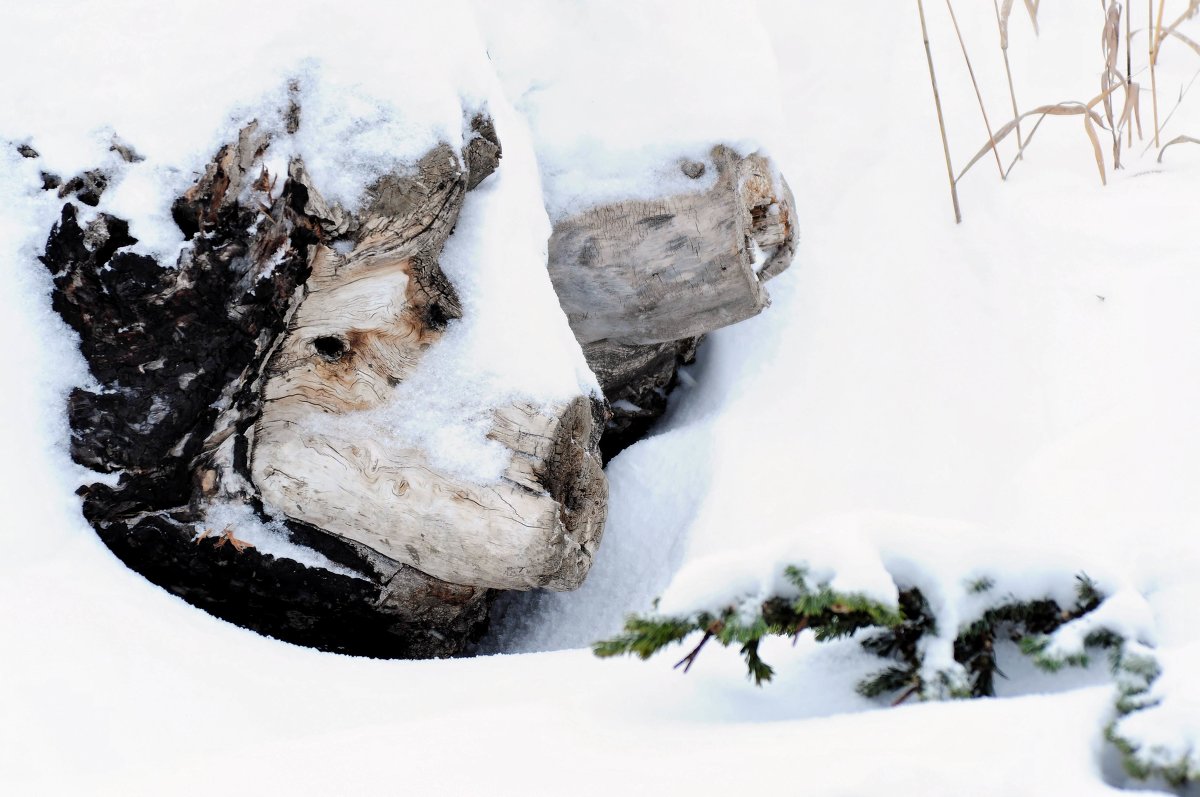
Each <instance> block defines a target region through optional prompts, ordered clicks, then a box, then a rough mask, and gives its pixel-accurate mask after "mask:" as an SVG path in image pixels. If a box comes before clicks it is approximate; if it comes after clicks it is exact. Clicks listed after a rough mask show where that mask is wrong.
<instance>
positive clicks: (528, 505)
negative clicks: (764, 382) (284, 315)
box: [251, 223, 607, 589]
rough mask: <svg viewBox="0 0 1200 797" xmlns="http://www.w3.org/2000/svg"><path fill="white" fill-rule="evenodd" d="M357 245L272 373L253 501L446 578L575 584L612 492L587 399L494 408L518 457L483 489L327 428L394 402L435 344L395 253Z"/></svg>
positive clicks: (326, 271)
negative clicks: (332, 347)
mask: <svg viewBox="0 0 1200 797" xmlns="http://www.w3.org/2000/svg"><path fill="white" fill-rule="evenodd" d="M368 228H372V225H371V224H370V223H368V224H367V225H364V229H368ZM364 240H366V241H368V245H366V246H364V247H363V248H361V249H356V250H355V251H354V252H352V253H350V254H349V255H347V256H345V257H343V256H340V255H338V254H337V253H336V252H333V251H332V250H330V249H329V248H327V247H320V248H319V249H318V250H317V253H316V255H315V256H314V258H313V272H312V275H311V276H310V277H309V279H308V282H307V283H306V284H305V287H304V291H305V296H304V298H303V300H302V301H301V302H300V305H299V307H298V309H297V311H296V314H295V316H294V317H293V319H292V323H291V325H290V329H289V332H288V335H287V337H286V339H285V340H284V341H283V343H282V345H281V347H280V348H279V349H278V351H277V352H276V353H275V355H274V357H273V359H272V362H271V364H270V366H269V367H268V372H267V378H266V382H265V385H264V388H263V398H264V405H263V409H262V412H261V414H260V416H259V418H258V421H257V423H256V424H255V426H254V433H253V449H252V455H251V461H252V475H253V480H254V484H255V486H256V487H257V488H258V489H259V491H260V492H261V495H262V498H263V500H264V501H265V502H266V503H267V504H268V505H270V506H272V507H274V508H276V509H278V510H279V511H281V512H283V513H284V514H286V515H288V516H289V517H292V518H295V519H297V520H301V521H304V522H306V523H309V524H311V525H313V526H316V527H318V528H321V529H323V530H325V531H328V532H331V533H334V534H337V535H340V536H342V537H345V538H347V539H350V540H354V541H356V542H359V543H362V544H364V545H366V546H368V547H370V548H372V549H374V550H376V551H379V552H380V553H382V554H384V555H385V556H387V557H389V558H391V559H393V560H395V561H398V562H401V563H404V564H407V565H411V566H413V567H416V568H419V569H420V570H422V571H424V572H426V573H428V574H430V575H432V576H435V577H436V578H439V579H441V580H444V581H448V582H452V583H456V584H464V585H474V586H485V587H493V588H499V589H530V588H533V587H545V588H549V589H573V588H575V587H577V586H578V585H579V584H580V583H581V582H582V580H583V578H584V576H585V575H586V573H587V570H588V567H589V566H590V564H591V559H592V556H593V555H594V553H595V549H596V546H597V544H598V542H599V538H600V534H601V531H602V530H603V524H604V515H605V506H606V504H605V498H606V493H607V488H606V484H605V480H604V476H603V473H602V472H601V470H600V465H599V459H598V456H597V454H596V452H595V445H596V442H597V440H598V433H599V426H598V424H597V423H596V418H595V417H594V413H593V410H592V402H591V401H590V400H589V399H588V398H586V397H584V396H580V397H579V398H578V399H577V400H576V401H574V402H571V403H569V404H566V405H562V406H557V407H551V408H549V409H548V410H539V409H537V408H534V407H531V406H526V405H511V406H503V407H497V408H496V411H495V414H496V421H495V426H494V429H493V432H492V434H491V435H490V436H491V437H492V439H494V440H497V441H498V442H500V443H502V444H503V445H505V446H507V447H508V448H509V449H510V450H511V451H512V452H513V455H512V460H511V463H510V464H509V466H508V469H507V471H506V473H505V477H504V480H503V481H502V482H501V483H498V484H492V485H484V486H480V485H476V484H472V483H471V482H470V481H467V480H465V479H462V478H459V477H456V476H454V475H451V474H447V473H444V472H440V471H439V470H437V468H436V467H434V466H433V465H432V464H431V459H432V457H431V456H430V452H426V451H421V450H419V449H404V448H395V447H392V446H389V445H388V444H387V443H381V442H378V441H376V440H373V439H370V438H368V437H363V436H361V435H359V434H351V435H350V436H347V435H346V433H344V432H341V431H339V430H338V429H337V427H336V425H334V424H331V423H329V421H330V419H331V418H334V417H338V416H346V415H348V414H351V413H355V412H363V411H368V410H372V409H375V408H378V407H381V406H386V405H388V404H389V402H390V401H391V396H392V393H393V391H394V390H395V389H396V386H397V385H399V384H400V383H402V382H403V381H404V379H405V378H406V377H407V376H408V375H409V374H410V373H411V372H412V370H413V369H414V368H415V367H416V366H417V364H418V362H419V361H420V359H421V357H422V356H426V354H425V351H426V350H427V349H428V348H429V347H430V346H431V345H433V344H434V343H436V341H437V339H438V337H440V335H441V331H440V330H438V329H433V328H430V327H429V326H428V325H427V324H426V323H425V321H424V318H425V316H426V307H425V305H424V302H425V301H426V299H425V297H426V296H427V292H426V290H427V288H426V287H423V286H422V284H421V281H420V280H419V279H418V278H417V277H416V276H415V274H414V261H413V259H411V258H404V259H400V258H397V257H396V256H395V255H393V254H391V252H393V251H404V247H402V246H401V247H399V248H398V249H395V248H393V247H390V246H387V245H385V244H384V243H382V242H381V241H380V240H378V239H377V238H375V237H368V238H366V239H364ZM322 339H324V340H336V341H339V342H340V343H339V345H340V346H342V348H340V349H338V351H337V356H336V357H330V356H328V355H329V352H326V353H324V354H323V353H322V352H321V351H320V350H319V349H318V347H317V345H316V342H317V341H321V340H322ZM399 411H403V408H402V407H400V408H399ZM350 429H352V430H353V429H355V427H350ZM572 452H574V454H573V453H572Z"/></svg>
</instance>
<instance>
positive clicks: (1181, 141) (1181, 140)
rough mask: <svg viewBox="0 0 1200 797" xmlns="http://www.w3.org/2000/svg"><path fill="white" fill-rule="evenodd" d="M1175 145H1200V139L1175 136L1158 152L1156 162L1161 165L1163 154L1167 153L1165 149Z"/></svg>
mask: <svg viewBox="0 0 1200 797" xmlns="http://www.w3.org/2000/svg"><path fill="white" fill-rule="evenodd" d="M1175 144H1200V138H1192V137H1191V136H1175V138H1173V139H1171V140H1170V141H1168V142H1167V143H1166V144H1164V145H1163V148H1162V149H1161V150H1159V151H1158V162H1159V163H1162V159H1163V153H1164V152H1166V151H1167V147H1171V146H1174V145H1175Z"/></svg>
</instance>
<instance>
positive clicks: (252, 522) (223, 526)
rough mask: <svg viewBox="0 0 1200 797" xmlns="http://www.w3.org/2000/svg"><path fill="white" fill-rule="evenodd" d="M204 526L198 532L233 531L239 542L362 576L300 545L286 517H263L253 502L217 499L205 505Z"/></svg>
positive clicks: (213, 534) (214, 534)
mask: <svg viewBox="0 0 1200 797" xmlns="http://www.w3.org/2000/svg"><path fill="white" fill-rule="evenodd" d="M201 525H202V526H203V529H199V528H198V529H197V536H198V537H199V536H204V537H217V538H219V537H221V536H222V535H224V534H230V535H232V536H233V537H234V538H235V539H236V540H238V542H239V543H241V542H245V543H249V544H250V545H252V546H253V547H254V548H256V549H258V551H259V552H260V553H264V554H268V555H270V556H276V557H280V558H283V559H291V560H293V561H296V562H299V563H300V564H302V565H305V566H306V567H319V568H321V569H322V570H329V571H331V572H334V573H339V574H341V575H343V576H351V577H354V578H361V577H362V576H361V574H360V573H356V572H355V571H353V570H351V569H349V568H347V567H343V566H341V565H339V564H337V563H336V562H332V561H330V560H329V559H328V558H327V557H325V556H324V555H322V554H319V553H317V552H316V551H314V550H312V549H311V548H307V547H305V546H303V545H297V544H296V543H294V542H292V541H291V533H290V532H289V531H288V528H287V526H286V525H284V523H283V521H282V520H276V519H269V520H266V521H264V520H262V519H260V518H259V517H258V516H257V515H256V514H255V513H254V510H252V509H251V508H250V507H249V506H247V505H246V504H244V503H228V502H225V503H214V504H210V505H209V506H208V507H206V508H205V515H204V520H203V523H202V524H201Z"/></svg>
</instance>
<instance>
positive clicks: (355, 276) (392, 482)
mask: <svg viewBox="0 0 1200 797" xmlns="http://www.w3.org/2000/svg"><path fill="white" fill-rule="evenodd" d="M299 124H300V109H299V108H296V107H293V108H292V109H291V110H290V112H289V126H290V128H291V130H292V131H294V130H295V128H296V126H297V125H299ZM470 127H471V129H472V131H473V135H472V136H470V137H469V140H468V142H467V144H466V145H465V146H464V148H463V151H462V152H455V151H453V150H452V149H451V148H449V147H447V146H444V145H443V146H440V147H437V148H435V149H434V150H433V151H431V152H430V153H429V154H428V155H427V156H426V157H425V158H424V159H423V160H422V161H421V162H420V163H419V164H417V168H416V169H415V171H414V173H413V174H412V175H404V176H401V175H392V176H389V177H385V178H383V179H381V180H380V181H379V182H378V183H377V184H376V185H374V186H373V187H372V188H371V189H370V190H369V201H368V202H367V203H366V205H365V210H364V211H363V212H361V213H349V212H347V211H346V210H345V209H343V208H341V207H339V206H337V205H333V204H331V203H328V202H326V201H325V200H324V199H323V198H322V197H321V194H320V192H319V190H318V188H317V187H316V186H314V185H313V184H312V181H311V179H310V178H309V176H308V174H307V172H306V170H305V168H304V164H303V162H302V161H300V160H299V159H293V160H292V161H291V163H290V164H289V168H288V174H287V175H273V174H268V173H267V172H266V171H265V169H264V168H263V167H262V165H261V164H262V160H263V156H264V154H265V153H266V152H267V151H268V150H269V148H270V146H271V141H270V138H269V136H268V135H267V134H265V133H264V132H263V131H262V130H260V129H259V127H258V126H257V125H255V124H251V125H249V126H247V127H246V128H245V129H243V130H242V132H241V134H240V135H239V137H238V140H237V141H236V142H234V143H232V144H230V145H228V146H226V147H224V148H222V149H221V150H220V152H218V153H217V155H216V156H215V158H214V160H213V162H212V163H211V164H210V165H209V166H208V168H207V169H206V171H205V173H204V174H203V175H202V176H201V178H200V179H199V180H198V181H197V182H196V184H195V185H194V186H193V187H192V188H191V189H189V190H188V191H187V192H186V193H185V194H184V195H183V196H182V197H180V198H179V199H178V200H177V201H176V203H175V204H174V206H173V208H172V211H173V217H174V218H175V220H176V222H177V224H178V225H179V227H180V229H181V230H182V231H183V232H184V234H185V236H186V237H187V238H188V239H189V240H190V241H191V246H190V247H187V248H185V250H184V252H183V254H182V255H181V257H180V261H179V263H178V264H162V263H158V262H156V261H155V260H154V259H153V258H149V257H146V256H142V255H136V254H133V253H131V252H128V251H123V250H124V249H125V248H126V247H127V246H129V245H130V244H133V243H135V241H134V240H133V239H132V238H131V237H130V236H129V226H128V223H127V222H126V221H124V220H121V219H116V218H113V217H111V216H107V215H103V214H101V215H100V216H98V217H97V218H96V220H95V221H93V222H91V223H89V224H87V225H81V224H80V223H79V221H78V218H79V216H78V212H77V208H76V206H75V204H74V203H73V202H71V201H68V202H67V204H66V205H65V206H64V208H63V214H62V218H61V220H60V222H59V223H58V224H57V225H56V226H55V228H54V230H53V231H52V232H51V234H50V237H49V240H48V242H47V247H46V252H45V255H44V257H43V261H44V262H45V264H46V266H47V267H48V268H49V269H50V270H51V272H52V273H53V274H54V278H55V291H54V298H53V301H54V306H55V308H56V309H57V310H58V311H59V312H60V313H61V314H62V316H63V317H64V318H65V319H66V320H67V322H68V323H69V324H70V325H71V326H72V327H73V328H74V329H75V330H76V331H77V332H78V333H79V335H80V339H81V345H82V349H83V353H84V356H85V358H86V359H87V360H88V363H89V365H90V367H91V370H92V374H93V376H94V377H95V378H96V381H97V382H98V383H99V384H100V386H101V389H100V390H85V389H78V390H76V391H74V392H73V393H72V395H71V398H70V419H71V425H72V453H73V455H74V456H75V458H76V459H77V460H78V461H79V462H81V463H83V464H85V465H88V466H89V467H92V468H95V469H97V470H101V471H106V472H117V473H120V480H119V483H118V484H117V485H116V486H115V487H112V486H108V485H104V484H93V485H89V486H87V487H84V488H81V493H82V494H83V495H84V496H85V505H84V511H85V515H86V516H87V518H88V519H89V520H90V521H91V522H92V523H93V525H94V526H95V527H96V528H97V530H98V532H99V533H100V536H101V538H102V539H104V541H105V542H106V543H107V544H108V545H109V547H110V548H112V549H113V551H114V552H115V553H117V555H118V556H120V557H121V558H122V560H124V561H125V562H126V563H128V564H129V565H130V566H131V567H132V568H133V569H135V570H138V571H139V572H142V573H143V574H145V575H146V576H147V577H148V578H149V579H150V580H152V581H154V582H155V583H158V584H161V585H162V586H164V587H166V588H167V589H169V590H171V591H173V592H175V593H176V594H179V595H181V596H182V597H184V598H185V599H187V600H189V601H190V602H192V603H195V604H197V605H200V606H202V607H204V608H206V609H208V610H209V611H212V612H213V613H215V614H217V615H219V616H222V617H226V618H228V619H231V620H233V621H235V622H238V623H240V624H242V625H246V626H248V627H251V628H254V629H256V630H259V631H262V632H264V633H268V634H272V635H276V636H279V637H282V638H284V639H289V640H292V641H296V642H300V643H302V644H310V645H315V646H317V647H321V648H324V649H330V650H339V651H344V652H357V653H367V654H370V655H383V656H405V657H412V656H444V655H452V654H454V653H456V652H458V651H460V650H461V649H462V647H463V645H465V644H466V642H467V641H468V640H469V638H470V637H471V636H472V635H473V634H475V633H477V632H478V630H479V628H480V627H481V624H482V623H483V622H484V621H485V619H486V612H487V606H488V604H489V601H490V598H491V597H492V595H493V589H494V588H517V589H528V588H530V587H532V586H547V587H550V588H556V589H565V588H572V587H574V586H577V585H578V584H579V582H580V581H581V580H582V578H583V576H584V575H585V574H586V572H587V569H588V567H589V565H590V562H591V557H592V555H593V553H594V551H595V547H596V545H597V543H598V540H599V535H600V531H601V530H602V528H603V522H604V513H605V506H606V500H605V499H606V491H607V486H606V484H605V481H604V477H603V473H602V471H601V469H600V462H599V454H598V449H597V444H598V440H599V435H600V431H601V428H602V418H603V414H604V409H603V406H602V405H601V404H600V403H598V402H594V401H592V400H590V399H588V398H586V397H583V396H580V397H579V398H578V399H577V400H575V401H574V402H571V403H569V404H567V405H565V406H563V407H560V408H557V409H554V410H551V411H549V412H537V411H535V410H533V409H532V408H529V407H523V406H509V407H497V408H496V409H495V424H494V429H493V432H492V435H491V436H492V437H493V439H496V440H498V441H500V442H501V443H502V444H504V445H507V446H509V447H510V448H512V450H513V451H514V454H515V456H514V457H513V465H512V466H511V467H510V468H509V472H508V473H507V474H506V476H507V478H506V480H505V482H504V483H503V484H501V485H497V486H492V487H486V488H484V487H479V486H477V485H473V484H469V483H463V482H462V481H461V480H456V479H454V478H453V477H451V476H449V475H448V474H444V473H438V472H436V469H434V468H432V467H430V465H429V463H428V461H427V457H426V456H425V453H424V452H420V451H415V450H407V451H395V450H377V449H375V450H373V446H374V444H373V441H371V440H345V439H337V437H336V435H330V434H328V433H324V432H322V430H321V428H320V427H321V424H320V423H314V421H315V420H317V419H318V416H324V417H325V418H328V417H332V416H338V415H344V414H346V413H350V412H355V411H358V410H363V409H369V408H370V407H372V406H377V405H379V404H381V403H383V402H386V401H387V400H388V398H389V396H390V395H391V393H392V391H393V390H394V388H395V387H396V385H398V384H399V383H401V382H402V381H403V380H404V379H405V377H406V376H407V375H408V374H409V373H411V371H412V369H413V368H414V367H415V366H416V364H417V362H418V361H419V360H420V358H422V357H423V356H426V353H427V350H428V348H429V347H430V346H431V345H432V344H433V343H434V342H435V341H436V340H437V339H438V337H440V335H441V331H442V329H443V328H444V327H445V326H446V324H447V323H448V321H449V320H451V319H454V318H457V317H459V316H460V315H461V309H460V307H459V303H458V299H457V297H456V296H455V294H454V290H453V287H452V286H451V284H450V283H449V282H448V281H447V280H446V278H445V276H444V275H443V274H442V272H441V270H440V268H439V267H438V263H437V261H438V256H439V253H440V251H441V248H442V245H443V244H444V242H445V240H446V238H447V237H448V236H449V235H450V234H451V232H452V230H453V228H454V224H455V222H456V221H457V218H458V211H459V208H460V206H461V204H462V199H463V196H464V194H465V192H466V191H468V190H470V188H473V187H474V186H475V185H478V184H479V182H480V181H481V180H482V179H484V178H485V177H486V176H487V175H488V174H490V173H491V171H492V170H494V169H495V168H496V166H497V163H498V160H499V156H500V144H499V141H498V140H497V139H496V136H495V131H494V129H493V128H492V126H491V122H490V120H488V119H487V118H486V117H483V116H477V117H475V118H474V119H473V120H471V125H470ZM130 152H132V150H130ZM106 180H107V176H106V175H103V174H100V173H95V174H93V173H91V172H89V173H88V174H87V175H83V176H81V177H80V178H76V179H72V180H70V181H67V182H65V183H63V182H62V181H57V182H56V181H51V180H47V181H46V182H47V183H50V182H54V183H55V184H54V186H52V187H58V186H59V185H61V186H62V189H61V190H62V194H61V195H62V196H63V197H64V198H66V197H71V196H74V197H75V198H76V199H77V200H78V201H81V202H86V203H88V204H96V201H95V200H98V198H99V194H100V193H102V192H103V190H104V186H105V184H106ZM47 187H51V186H47ZM226 504H236V505H242V506H247V507H250V508H251V509H253V510H254V511H255V512H257V513H258V515H259V517H260V518H261V519H263V520H272V519H273V520H276V521H279V520H282V521H283V522H285V523H286V525H287V526H288V527H289V528H290V529H291V531H292V536H293V540H295V541H298V542H300V543H302V544H305V545H308V546H309V547H311V548H313V549H315V550H318V551H320V552H321V553H322V554H324V555H325V556H326V557H328V558H329V559H330V560H332V561H334V562H336V563H337V564H339V565H341V566H343V567H345V568H348V569H349V570H350V571H352V573H353V575H346V574H340V573H335V572H331V571H327V570H321V569H314V568H308V567H304V566H303V565H300V564H297V563H295V562H291V561H289V560H284V559H278V558H275V557H272V556H269V555H265V554H261V553H259V552H258V551H256V550H254V549H252V548H246V547H245V546H241V545H239V544H237V540H236V534H237V529H228V530H227V531H229V532H231V534H232V538H231V536H230V535H229V534H222V533H221V532H222V531H225V530H222V529H211V528H208V527H207V523H208V520H207V519H208V517H209V515H210V510H211V508H212V507H214V506H221V505H226ZM201 532H209V533H210V534H211V536H208V537H204V538H202V539H198V534H200V533H201ZM227 543H228V544H227Z"/></svg>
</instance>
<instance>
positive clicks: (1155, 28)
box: [1147, 0, 1166, 147]
mask: <svg viewBox="0 0 1200 797" xmlns="http://www.w3.org/2000/svg"><path fill="white" fill-rule="evenodd" d="M1147 3H1148V6H1149V9H1150V104H1151V107H1152V108H1153V109H1154V146H1156V147H1157V146H1158V131H1159V126H1158V76H1157V74H1155V69H1154V67H1155V65H1156V64H1157V63H1158V48H1159V46H1160V45H1161V43H1162V41H1161V36H1162V17H1163V6H1164V5H1165V4H1166V0H1158V24H1157V25H1156V24H1155V23H1154V0H1147Z"/></svg>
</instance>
